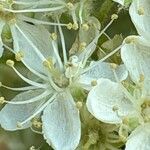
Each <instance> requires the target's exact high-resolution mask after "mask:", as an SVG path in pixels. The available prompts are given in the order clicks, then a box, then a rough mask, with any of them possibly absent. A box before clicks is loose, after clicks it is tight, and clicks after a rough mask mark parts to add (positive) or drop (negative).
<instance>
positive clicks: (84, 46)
mask: <svg viewBox="0 0 150 150" xmlns="http://www.w3.org/2000/svg"><path fill="white" fill-rule="evenodd" d="M86 45H87V44H86V42H81V43H80V45H79V50H81V51H82V50H84V49H85V48H86Z"/></svg>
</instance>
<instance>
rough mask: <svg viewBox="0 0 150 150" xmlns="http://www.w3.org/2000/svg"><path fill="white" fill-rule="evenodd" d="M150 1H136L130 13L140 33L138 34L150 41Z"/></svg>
mask: <svg viewBox="0 0 150 150" xmlns="http://www.w3.org/2000/svg"><path fill="white" fill-rule="evenodd" d="M149 8H150V1H149V0H142V1H141V0H134V1H133V2H132V4H131V6H130V9H129V12H130V16H131V19H132V21H133V23H134V25H135V27H136V29H137V31H138V33H139V34H140V35H141V36H143V37H144V38H146V39H147V40H148V41H149V39H150V34H149V33H150V28H149V26H150V17H149V14H150V9H149Z"/></svg>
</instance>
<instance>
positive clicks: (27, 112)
mask: <svg viewBox="0 0 150 150" xmlns="http://www.w3.org/2000/svg"><path fill="white" fill-rule="evenodd" d="M42 92H43V90H31V91H27V92H22V93H20V94H18V95H17V96H16V97H14V98H13V99H12V101H14V102H15V101H25V100H29V99H31V98H33V97H35V96H38V95H40V94H41V93H42ZM44 101H45V100H44V99H42V100H39V101H37V102H34V103H30V104H21V105H15V104H6V105H5V106H4V108H3V109H2V110H1V111H0V124H1V126H2V128H4V129H5V130H11V131H14V130H18V129H19V128H17V123H18V122H22V121H24V120H26V119H27V118H28V117H29V116H31V115H32V114H33V113H34V112H35V111H36V110H37V109H38V108H39V107H40V106H41V105H42V104H43V103H44ZM30 125H31V124H30V122H28V123H26V124H25V125H24V126H23V127H22V128H21V129H24V128H28V127H29V126H30Z"/></svg>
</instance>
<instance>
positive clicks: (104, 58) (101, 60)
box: [82, 44, 124, 74]
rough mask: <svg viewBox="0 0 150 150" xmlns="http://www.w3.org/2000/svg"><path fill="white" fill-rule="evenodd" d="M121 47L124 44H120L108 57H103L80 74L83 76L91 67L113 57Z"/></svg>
mask: <svg viewBox="0 0 150 150" xmlns="http://www.w3.org/2000/svg"><path fill="white" fill-rule="evenodd" d="M123 45H124V44H122V45H120V46H119V47H117V48H116V49H114V50H113V51H112V52H110V53H109V54H108V55H106V56H105V57H103V58H102V59H100V60H99V61H97V63H95V64H93V65H92V66H89V67H88V68H86V69H84V71H83V72H82V74H84V73H85V72H87V71H89V70H90V69H92V68H93V67H95V66H97V65H98V64H100V63H102V62H103V61H105V60H106V59H108V58H109V57H111V56H112V55H114V54H115V53H116V52H118V51H119V50H120V49H121V48H122V47H123ZM84 65H85V63H84Z"/></svg>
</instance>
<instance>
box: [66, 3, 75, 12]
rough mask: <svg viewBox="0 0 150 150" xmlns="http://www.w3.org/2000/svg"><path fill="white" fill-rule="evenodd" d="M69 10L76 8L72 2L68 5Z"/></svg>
mask: <svg viewBox="0 0 150 150" xmlns="http://www.w3.org/2000/svg"><path fill="white" fill-rule="evenodd" d="M67 8H68V9H70V10H72V9H73V8H74V5H73V4H72V3H71V2H69V3H67Z"/></svg>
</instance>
